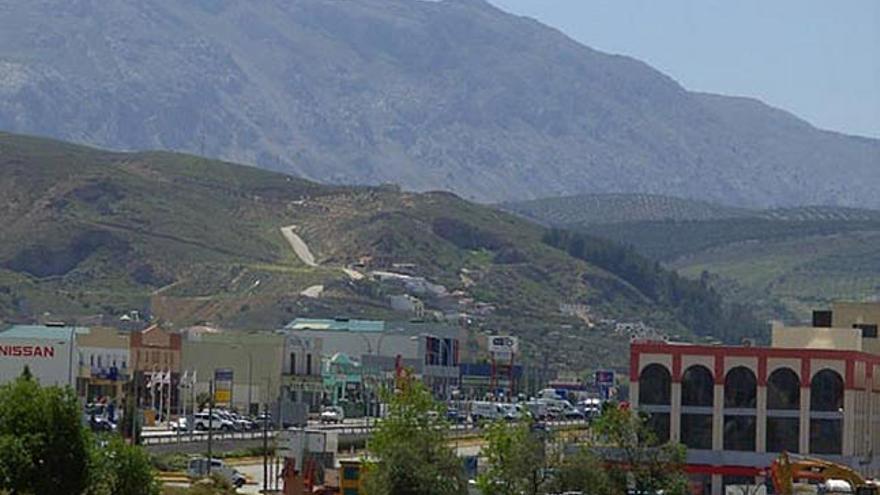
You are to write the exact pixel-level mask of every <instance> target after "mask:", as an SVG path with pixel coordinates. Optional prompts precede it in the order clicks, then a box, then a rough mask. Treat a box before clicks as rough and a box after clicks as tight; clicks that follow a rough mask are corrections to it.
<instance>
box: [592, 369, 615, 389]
mask: <svg viewBox="0 0 880 495" xmlns="http://www.w3.org/2000/svg"><path fill="white" fill-rule="evenodd" d="M596 385H599V386H606V387H607V386H611V385H614V371H613V370H598V371H596Z"/></svg>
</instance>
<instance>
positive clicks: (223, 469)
mask: <svg viewBox="0 0 880 495" xmlns="http://www.w3.org/2000/svg"><path fill="white" fill-rule="evenodd" d="M208 462H209V461H208V459H207V458H205V457H198V458H195V459H190V461H189V464H188V465H187V468H186V474H187V476H189V477H190V478H194V479H201V478H204V477H206V476H208ZM210 463H211V474H212V475H218V476H221V477H223V478H225V479H226V480H227V481H229V482H230V483H231V484H232V486H234V487H235V488H236V489H238V488H241V487H242V486H244V484H245V483H246V482H247V479H246V478H245V477H244V475H243V474H241V473H239V472H238V471H237V470H236V469H234V468H232V467H229V466H227V465H226V464H224V463H223V461H221V460H220V459H211V460H210Z"/></svg>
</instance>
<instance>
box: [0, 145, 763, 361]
mask: <svg viewBox="0 0 880 495" xmlns="http://www.w3.org/2000/svg"><path fill="white" fill-rule="evenodd" d="M0 173H2V176H3V177H4V180H3V181H2V182H0V198H4V200H3V201H4V202H3V208H0V222H2V224H3V225H4V235H3V237H2V238H0V318H7V319H26V318H33V317H35V316H38V315H44V314H45V313H47V312H49V313H51V314H52V315H55V316H56V317H58V318H74V317H79V316H82V315H89V314H95V313H104V314H111V315H113V314H115V315H118V314H120V313H122V312H124V311H128V310H130V309H140V310H142V311H144V312H147V313H152V314H153V315H154V316H156V317H157V318H160V319H163V320H165V321H167V322H169V323H171V324H174V325H175V326H183V325H188V324H192V323H196V322H200V321H211V322H214V323H217V324H220V325H224V326H228V327H233V328H241V329H259V328H263V329H265V328H276V327H277V326H279V325H281V324H282V323H284V322H286V321H288V320H290V319H292V318H294V317H296V316H320V317H333V316H337V315H345V316H352V317H376V318H387V319H402V318H408V317H409V316H408V315H406V314H401V313H394V312H392V310H391V309H390V308H389V304H388V300H387V297H388V296H389V295H392V294H401V293H412V294H416V295H418V296H419V297H421V298H422V299H423V300H424V301H425V303H426V305H427V307H428V310H429V314H433V313H434V312H437V313H438V316H439V315H441V314H443V313H451V315H453V317H456V318H457V315H458V314H459V312H462V311H465V312H468V313H470V314H471V317H472V318H474V319H475V321H476V325H477V326H478V327H480V328H482V329H484V331H490V330H494V331H511V332H515V333H517V334H519V335H521V336H523V337H524V338H525V340H526V343H525V344H526V349H528V351H527V352H530V353H532V354H531V355H532V356H535V355H538V354H536V353H540V352H547V348H546V345H545V344H546V343H542V341H541V339H542V335H544V334H546V332H547V331H548V329H552V328H556V329H565V330H564V332H563V334H562V337H560V338H561V339H563V340H560V341H559V342H558V348H554V349H553V351H554V352H558V353H559V354H560V357H559V363H560V364H563V363H566V362H567V363H569V364H572V365H574V366H575V368H577V367H578V366H593V365H594V364H595V363H593V362H591V363H589V364H587V363H584V362H583V360H582V357H583V356H582V351H584V350H585V349H588V348H590V349H591V350H593V351H595V354H594V355H595V357H596V360H597V361H596V363H605V364H608V365H621V364H622V363H623V361H625V353H623V352H622V349H623V348H624V347H625V346H626V345H627V343H628V336H627V335H620V334H615V333H614V331H613V330H614V328H615V322H637V321H642V322H644V323H646V324H649V325H652V326H654V327H655V328H659V329H661V331H663V332H670V333H673V332H674V333H680V334H681V335H683V336H687V335H691V329H693V330H695V331H696V333H697V334H700V335H706V336H711V335H712V333H713V332H717V333H718V334H719V335H721V334H723V333H724V332H726V330H724V329H723V328H722V323H719V322H721V321H722V319H721V318H720V317H719V314H720V313H721V312H723V311H726V310H727V309H726V308H725V306H724V304H723V302H722V301H721V300H720V298H718V296H717V295H716V294H714V293H713V292H712V291H710V290H706V289H705V288H703V287H700V286H699V285H698V284H696V283H691V282H687V281H684V280H680V279H678V278H677V277H676V276H674V275H673V274H670V273H669V272H666V271H663V270H658V271H654V272H651V273H649V274H647V275H646V274H645V273H644V272H639V273H635V272H633V273H629V272H625V271H623V270H622V269H621V267H620V266H618V265H617V264H615V263H613V262H609V260H610V259H612V258H613V257H614V256H617V254H615V253H618V252H619V253H624V251H625V250H623V249H621V248H619V247H617V246H614V245H611V244H609V243H607V242H603V241H597V240H592V239H582V240H581V241H580V242H581V244H582V245H586V246H594V245H596V246H601V248H602V252H603V253H604V254H605V256H606V257H605V258H603V259H598V260H597V259H593V258H591V257H590V256H587V255H585V252H584V251H583V250H582V251H577V252H576V251H571V250H569V249H568V247H567V246H565V245H563V244H562V243H561V242H556V241H555V240H554V239H556V240H558V239H559V238H558V237H557V238H552V239H551V237H548V235H549V234H548V231H547V230H546V229H544V228H542V227H540V226H538V225H537V224H533V223H530V222H528V221H525V220H523V219H520V218H518V217H516V216H513V215H510V214H507V213H503V212H499V211H497V210H494V209H491V208H489V207H486V206H482V205H478V204H474V203H469V202H467V201H465V200H462V199H461V198H459V197H457V196H454V195H452V194H450V193H442V192H439V193H438V192H435V193H408V192H401V191H399V190H398V189H396V188H392V187H339V186H324V185H319V184H315V183H312V182H308V181H305V180H300V179H295V178H292V177H289V176H286V175H282V174H278V173H272V172H266V171H261V170H259V169H256V168H251V167H246V166H240V165H234V164H230V163H225V162H219V161H213V160H207V159H203V158H198V157H194V156H188V155H180V154H173V153H166V152H159V153H156V152H143V153H118V152H106V151H100V150H95V149H91V148H85V147H81V146H76V145H71V144H67V143H61V142H57V141H50V140H45V139H38V138H31V137H24V136H18V135H12V134H5V133H0ZM287 227H289V228H290V230H289V232H292V233H293V234H295V235H296V236H298V237H297V238H298V239H299V240H301V241H302V242H303V244H304V245H305V246H306V248H307V250H308V251H310V252H311V254H312V256H311V257H309V256H306V255H304V254H303V253H302V252H300V253H299V254H297V253H296V252H295V251H294V249H292V246H291V245H290V244H289V239H286V238H285V235H283V234H282V230H281V229H282V228H287ZM584 243H585V244H584ZM608 253H611V254H610V255H608ZM608 256H611V257H610V258H609V257H608ZM625 257H626V259H627V260H629V261H633V260H635V262H637V263H643V262H644V261H645V260H644V259H642V258H640V257H638V256H635V257H633V253H625ZM312 258H313V259H312ZM670 283H672V284H678V286H680V287H681V289H682V290H681V292H682V293H686V295H685V296H682V297H680V298H679V299H677V300H671V299H669V298H666V297H665V293H663V294H661V293H660V292H652V291H649V290H646V289H645V288H646V287H649V286H650V285H654V286H659V285H661V284H670ZM307 289H308V290H307ZM685 308H693V309H689V310H687V311H686V310H685ZM697 309H699V310H701V311H703V312H704V314H701V315H697V316H694V314H693V313H694V311H696V310H697ZM742 314H743V315H745V316H746V317H748V313H747V311H743V312H742ZM750 325H751V326H745V327H743V328H741V329H740V330H739V331H740V332H742V331H746V332H760V327H759V326H758V325H757V323H756V322H754V321H752V322H751V324H750ZM731 338H736V337H731ZM539 345H543V346H544V347H539ZM540 349H543V351H542V350H540ZM578 363H580V364H578Z"/></svg>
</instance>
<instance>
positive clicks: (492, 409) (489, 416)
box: [471, 401, 504, 423]
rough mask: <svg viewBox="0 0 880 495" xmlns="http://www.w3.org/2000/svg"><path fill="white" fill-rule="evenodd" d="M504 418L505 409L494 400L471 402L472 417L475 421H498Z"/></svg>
mask: <svg viewBox="0 0 880 495" xmlns="http://www.w3.org/2000/svg"><path fill="white" fill-rule="evenodd" d="M503 418H504V409H503V408H502V407H501V405H500V404H496V403H494V402H484V401H474V402H471V419H472V420H473V421H474V423H479V422H483V421H496V420H499V419H503Z"/></svg>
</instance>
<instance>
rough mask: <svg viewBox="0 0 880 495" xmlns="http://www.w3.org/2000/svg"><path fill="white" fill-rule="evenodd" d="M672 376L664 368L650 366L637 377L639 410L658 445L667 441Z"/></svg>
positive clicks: (656, 365)
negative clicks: (646, 417) (646, 418)
mask: <svg viewBox="0 0 880 495" xmlns="http://www.w3.org/2000/svg"><path fill="white" fill-rule="evenodd" d="M671 404H672V376H671V375H670V374H669V370H668V369H666V367H665V366H662V365H659V364H650V365H648V366H646V367H645V369H643V370H642V373H641V374H640V375H639V408H640V409H641V410H642V411H643V412H645V413H647V414H648V426H649V427H650V428H651V430H653V432H654V434H655V436H656V440H657V441H658V442H660V443H665V442H668V441H669V426H670V416H669V412H670V408H671Z"/></svg>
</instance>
